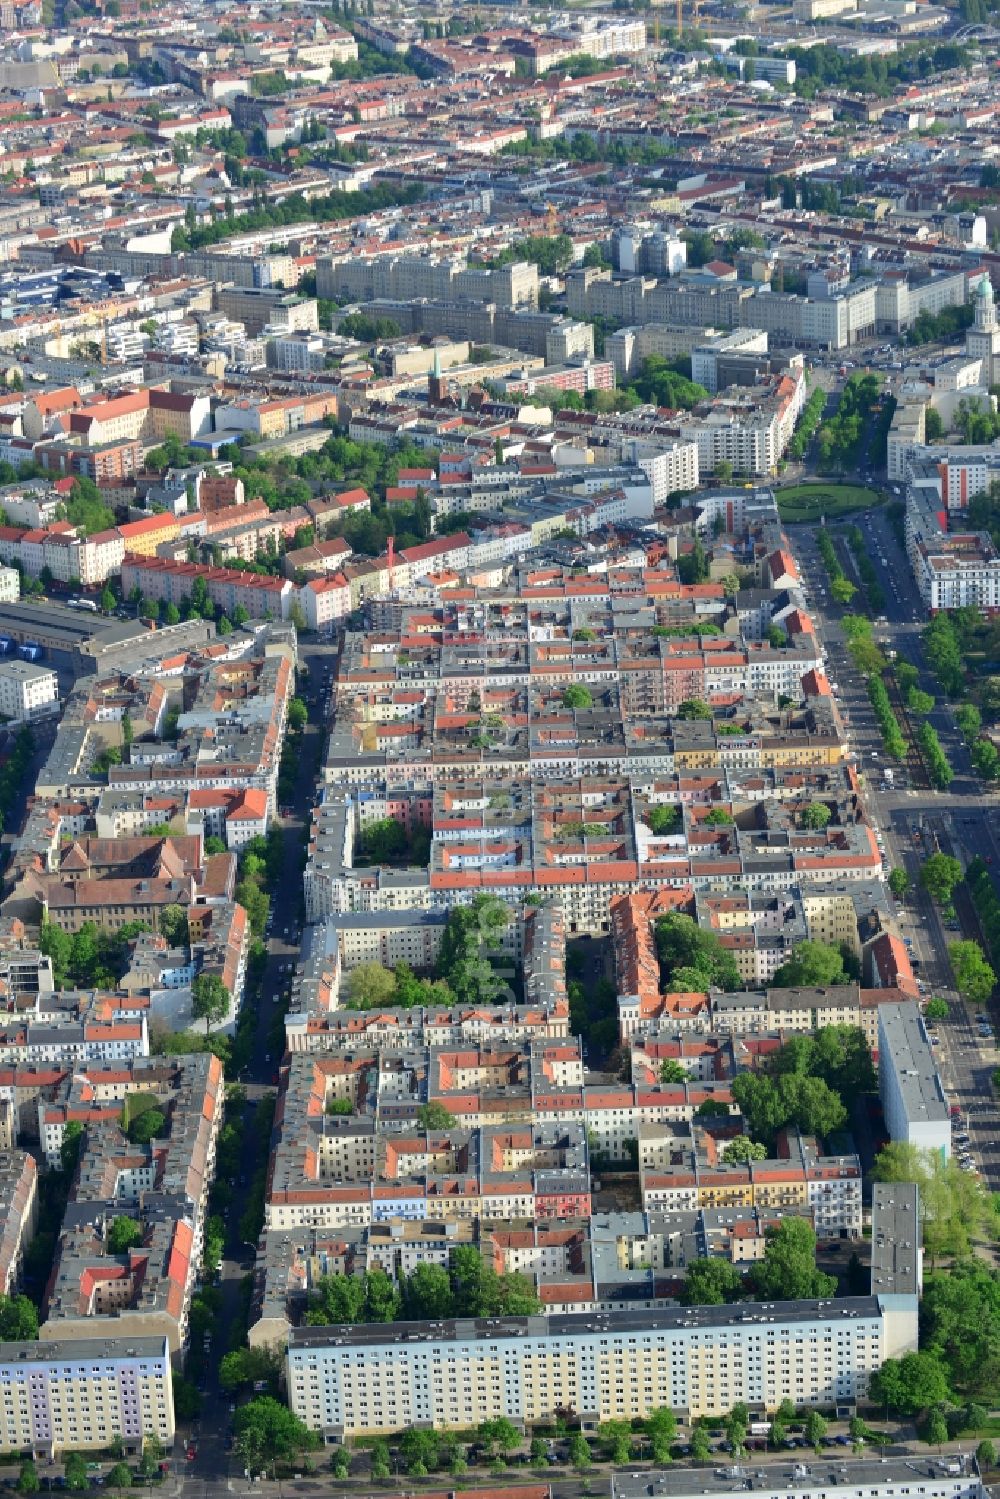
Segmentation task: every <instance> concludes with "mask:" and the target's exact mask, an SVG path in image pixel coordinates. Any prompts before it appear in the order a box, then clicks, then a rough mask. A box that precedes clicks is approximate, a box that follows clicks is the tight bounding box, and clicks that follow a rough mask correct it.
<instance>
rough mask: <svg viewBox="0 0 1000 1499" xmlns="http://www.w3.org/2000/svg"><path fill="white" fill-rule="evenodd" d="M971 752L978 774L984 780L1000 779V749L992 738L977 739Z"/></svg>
mask: <svg viewBox="0 0 1000 1499" xmlns="http://www.w3.org/2000/svg"><path fill="white" fill-rule="evenodd" d="M970 753H971V757H972V764H973V766H974V767H975V771H976V774H977V775H978V776H980V777H981V778H982V779H983V780H984V781H995V780H997V779H1000V750H998V749H997V747H996V745H995V744H994V743H993V741H992V739H977V740H976V742H975V743H974V744H973V746H972V750H971V752H970Z"/></svg>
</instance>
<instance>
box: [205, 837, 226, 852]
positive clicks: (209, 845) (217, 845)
mask: <svg viewBox="0 0 1000 1499" xmlns="http://www.w3.org/2000/svg"><path fill="white" fill-rule="evenodd" d="M225 852H226V845H225V843H224V842H223V840H222V839H221V838H216V837H215V836H214V834H213V835H212V836H210V837H208V838H206V839H205V853H206V855H208V856H209V857H211V856H212V855H214V854H224V853H225Z"/></svg>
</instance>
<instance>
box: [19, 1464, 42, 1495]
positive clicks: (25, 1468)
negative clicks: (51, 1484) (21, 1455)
mask: <svg viewBox="0 0 1000 1499" xmlns="http://www.w3.org/2000/svg"><path fill="white" fill-rule="evenodd" d="M17 1487H18V1492H19V1493H22V1494H37V1493H38V1490H39V1489H40V1488H41V1483H40V1481H39V1478H38V1469H37V1468H36V1467H35V1465H34V1463H33V1462H32V1461H31V1458H30V1457H29V1458H28V1459H27V1460H26V1461H25V1462H23V1463H22V1464H21V1468H20V1471H19V1473H18V1475H17Z"/></svg>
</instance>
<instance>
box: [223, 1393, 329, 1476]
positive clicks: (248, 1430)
mask: <svg viewBox="0 0 1000 1499" xmlns="http://www.w3.org/2000/svg"><path fill="white" fill-rule="evenodd" d="M233 1430H234V1433H235V1440H234V1447H235V1450H236V1452H237V1454H238V1457H239V1460H240V1462H242V1464H243V1466H244V1467H246V1468H249V1469H250V1471H251V1473H262V1472H263V1471H264V1469H265V1468H266V1467H268V1466H270V1464H271V1463H273V1462H275V1461H276V1459H278V1458H291V1457H294V1456H295V1455H296V1454H297V1453H299V1452H307V1451H311V1450H312V1449H313V1448H315V1447H317V1446H318V1445H319V1438H318V1436H317V1435H316V1433H315V1432H312V1431H310V1430H309V1429H308V1427H307V1426H305V1425H304V1423H303V1422H302V1421H300V1420H299V1419H298V1417H297V1416H295V1415H293V1414H292V1412H291V1411H290V1410H289V1409H288V1407H287V1405H282V1404H281V1402H280V1401H278V1400H275V1399H274V1398H273V1397H272V1396H270V1395H261V1396H259V1397H258V1398H257V1399H256V1400H251V1401H250V1402H249V1404H247V1405H241V1406H240V1407H239V1409H238V1410H237V1412H236V1415H235V1416H234V1418H233Z"/></svg>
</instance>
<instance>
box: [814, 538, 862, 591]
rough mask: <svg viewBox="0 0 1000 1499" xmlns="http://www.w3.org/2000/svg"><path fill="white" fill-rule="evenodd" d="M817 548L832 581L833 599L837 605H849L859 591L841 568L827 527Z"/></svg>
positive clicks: (817, 543) (818, 541)
mask: <svg viewBox="0 0 1000 1499" xmlns="http://www.w3.org/2000/svg"><path fill="white" fill-rule="evenodd" d="M816 547H817V550H818V551H819V554H820V556H821V557H822V559H823V566H824V567H825V568H826V573H827V577H828V578H829V579H830V596H831V598H832V599H833V600H834V602H835V603H838V604H849V603H850V602H851V600H852V599H853V597H854V595H855V594H856V593H857V591H858V590H857V589H856V588H855V586H854V584H853V583H852V582H851V580H850V579H849V578H848V577H847V575H846V573H845V572H844V569H843V568H842V567H841V565H840V558H839V557H838V556H837V551H836V548H835V547H834V544H833V540H832V538H831V536H830V533H829V531H828V530H827V529H826V527H825V526H824V527H823V528H822V529H821V530H820V531H819V532H818V534H817V537H816Z"/></svg>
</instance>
